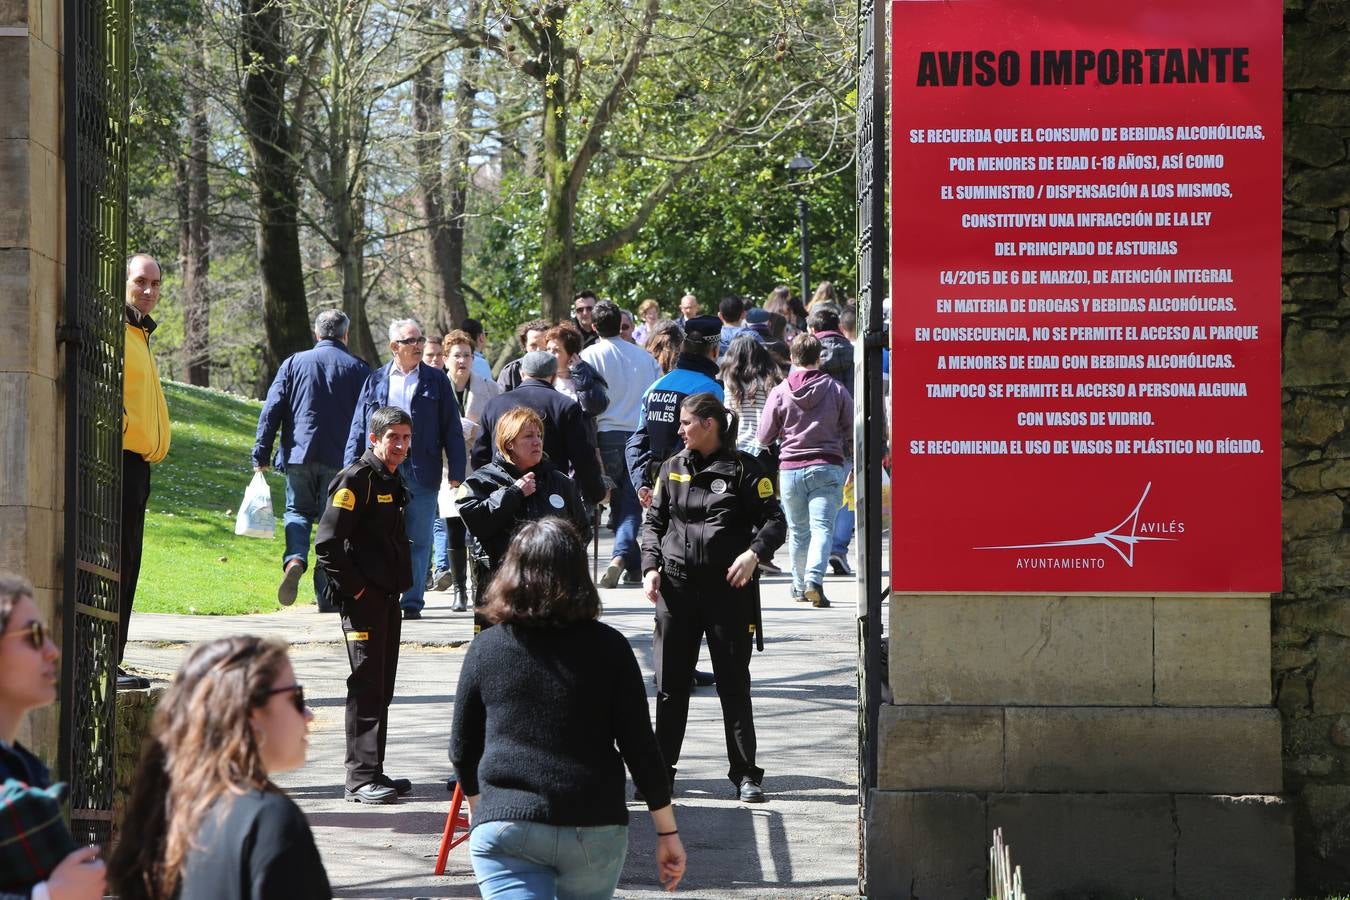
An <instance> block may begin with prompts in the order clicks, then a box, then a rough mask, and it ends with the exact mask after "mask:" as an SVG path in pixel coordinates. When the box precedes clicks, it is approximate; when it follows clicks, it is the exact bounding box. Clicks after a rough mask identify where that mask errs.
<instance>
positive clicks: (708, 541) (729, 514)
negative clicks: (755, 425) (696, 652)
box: [642, 447, 787, 581]
mask: <svg viewBox="0 0 1350 900" xmlns="http://www.w3.org/2000/svg"><path fill="white" fill-rule="evenodd" d="M786 535H787V523H786V521H785V519H784V518H783V509H782V507H780V506H779V505H778V500H777V499H776V498H775V497H774V495H773V482H771V481H770V480H769V478H768V476H766V475H765V474H764V468H763V467H762V466H761V465H760V464H759V462H758V461H757V460H756V459H755V458H754V457H753V456H750V455H749V454H748V453H742V452H740V451H739V450H736V449H734V448H731V447H723V448H722V449H721V450H720V451H719V452H718V453H717V454H716V455H714V456H712V457H710V458H708V459H704V458H703V456H702V455H701V454H699V453H695V452H693V451H691V450H682V451H680V452H679V453H677V454H675V455H674V456H672V457H671V458H670V459H668V460H666V461H665V463H664V464H662V466H661V471H660V473H659V474H658V476H657V479H656V486H655V488H654V489H653V495H652V505H651V506H650V507H648V509H647V517H646V519H645V520H644V521H643V523H642V571H643V572H644V573H646V572H649V571H651V570H652V569H664V570H665V573H666V574H667V575H672V576H674V577H681V578H687V579H695V580H697V579H700V578H709V579H713V578H715V579H716V580H718V581H725V580H726V571H727V569H728V568H729V567H730V566H731V564H732V562H734V561H735V559H736V557H737V556H740V555H741V554H742V553H744V552H745V551H746V549H747V548H749V549H751V550H754V551H755V554H756V555H757V556H758V557H759V558H760V559H761V560H768V559H770V558H772V556H773V552H774V551H775V550H777V549H778V548H779V547H780V546H781V545H782V543H783V538H784V537H785V536H786Z"/></svg>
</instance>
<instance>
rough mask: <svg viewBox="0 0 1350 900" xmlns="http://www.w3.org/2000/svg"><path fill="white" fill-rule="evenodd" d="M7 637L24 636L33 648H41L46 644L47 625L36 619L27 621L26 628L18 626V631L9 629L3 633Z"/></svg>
mask: <svg viewBox="0 0 1350 900" xmlns="http://www.w3.org/2000/svg"><path fill="white" fill-rule="evenodd" d="M5 637H7V638H12V637H25V638H28V643H29V644H31V645H32V646H33V649H34V650H41V649H42V648H43V647H45V646H47V626H46V625H43V624H42V623H41V622H39V621H37V620H36V619H35V620H33V621H32V622H29V623H28V627H27V628H20V629H19V630H18V631H11V632H10V633H9V634H7V635H5Z"/></svg>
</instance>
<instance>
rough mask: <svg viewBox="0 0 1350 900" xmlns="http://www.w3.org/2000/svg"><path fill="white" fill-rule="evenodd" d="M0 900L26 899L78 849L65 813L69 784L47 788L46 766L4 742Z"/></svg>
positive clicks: (1, 757)
mask: <svg viewBox="0 0 1350 900" xmlns="http://www.w3.org/2000/svg"><path fill="white" fill-rule="evenodd" d="M0 779H3V783H0V898H5V897H7V896H9V895H10V894H12V893H15V892H17V894H18V895H19V896H22V897H27V896H28V893H29V891H30V890H31V889H32V887H33V885H35V884H37V883H38V882H41V881H45V880H46V879H47V877H48V876H49V875H50V874H51V872H52V869H54V868H56V866H57V865H58V864H59V863H60V862H61V860H63V859H65V858H66V856H67V855H68V854H69V853H70V852H71V851H73V850H74V849H75V839H74V838H72V837H71V835H70V830H69V829H68V828H67V827H66V822H65V819H64V818H63V817H62V815H61V804H62V801H63V799H64V797H65V793H66V786H65V785H63V784H62V785H57V786H56V787H48V786H47V785H48V782H49V781H50V776H49V775H48V773H47V767H46V766H44V765H43V764H42V763H41V761H39V760H38V758H37V757H35V756H33V754H31V753H29V752H28V751H27V750H25V749H24V748H23V747H20V746H12V747H11V746H6V745H4V744H3V743H0Z"/></svg>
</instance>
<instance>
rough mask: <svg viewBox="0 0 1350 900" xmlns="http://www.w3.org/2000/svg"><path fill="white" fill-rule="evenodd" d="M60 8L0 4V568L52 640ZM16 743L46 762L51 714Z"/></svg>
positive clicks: (51, 747) (22, 1) (58, 489)
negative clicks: (24, 583) (19, 579)
mask: <svg viewBox="0 0 1350 900" xmlns="http://www.w3.org/2000/svg"><path fill="white" fill-rule="evenodd" d="M60 11H61V3H60V0H0V73H4V77H3V78H0V397H3V398H4V403H3V405H0V460H3V462H4V465H5V476H4V478H2V479H0V522H3V523H4V527H3V528H0V568H3V569H9V570H11V571H15V572H20V573H22V574H24V575H25V576H27V577H28V578H29V579H30V580H31V581H32V582H33V585H34V587H35V588H36V593H37V596H36V597H35V599H36V601H37V604H38V608H39V609H41V610H42V612H43V613H44V614H45V615H46V616H47V617H48V621H50V622H51V623H52V624H53V625H54V626H56V627H57V628H58V631H57V634H60V631H59V628H60V618H59V613H60V609H59V607H60V605H61V604H60V597H61V537H62V506H63V501H62V489H63V482H62V479H63V472H62V469H61V463H62V456H61V452H60V448H61V447H62V446H63V445H64V442H65V438H64V422H63V421H62V418H61V414H60V411H61V409H62V405H61V402H60V397H61V387H60V384H59V375H60V369H59V365H60V356H59V354H58V352H57V349H56V323H57V317H58V315H59V312H60V308H61V291H62V283H63V273H64V265H63V261H64V258H65V257H64V248H63V246H62V244H63V242H62V229H63V226H64V216H63V214H62V212H63V210H62V195H63V193H64V192H63V189H62V167H61V159H60V157H61V77H60V72H61V22H60ZM39 713H40V714H37V715H33V716H30V717H29V721H28V723H27V726H26V728H25V730H24V732H23V733H21V734H20V736H19V737H20V740H22V741H24V742H25V743H27V744H29V745H30V746H31V747H33V749H34V750H36V751H37V752H38V753H40V754H41V755H42V756H43V757H45V758H46V759H47V760H48V761H51V762H55V760H56V744H57V737H58V734H57V732H58V727H57V726H58V722H59V719H58V717H57V715H56V710H55V709H54V708H53V709H48V710H41V711H39Z"/></svg>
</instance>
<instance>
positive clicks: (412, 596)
mask: <svg viewBox="0 0 1350 900" xmlns="http://www.w3.org/2000/svg"><path fill="white" fill-rule="evenodd" d="M407 465H408V464H407V463H404V464H403V466H400V467H399V468H400V470H401V471H402V470H403V468H404V466H407ZM403 481H404V483H405V484H407V485H408V493H409V494H410V497H409V499H408V508H407V509H405V510H404V511H403V527H404V528H405V530H407V532H408V540H409V541H410V542H411V543H412V587H410V588H408V589H407V590H406V591H404V592H403V597H402V598H400V600H399V606H401V607H403V608H404V609H415V610H417V611H419V612H420V611H421V610H422V607H423V606H425V605H426V600H424V599H423V595H424V594H425V593H426V591H427V565H429V564H430V562H431V523H432V522H433V521H434V520H435V518H436V512H437V508H436V494H437V493H439V492H440V488H441V486H440V485H439V484H435V485H431V486H430V487H427V486H425V485H421V484H418V483H417V482H416V481H415V480H414V479H413V477H412V473H411V472H409V471H404V472H403Z"/></svg>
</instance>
